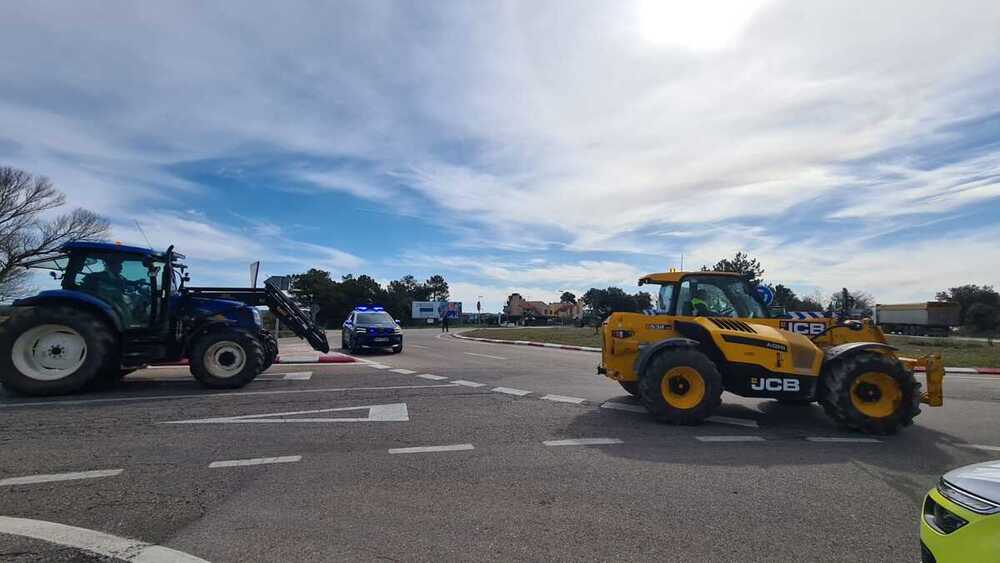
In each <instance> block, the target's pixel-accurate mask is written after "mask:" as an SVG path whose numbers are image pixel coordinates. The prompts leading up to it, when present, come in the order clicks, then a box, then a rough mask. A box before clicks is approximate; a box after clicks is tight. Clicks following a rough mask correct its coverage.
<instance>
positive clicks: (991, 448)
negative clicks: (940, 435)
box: [955, 444, 1000, 452]
mask: <svg viewBox="0 0 1000 563" xmlns="http://www.w3.org/2000/svg"><path fill="white" fill-rule="evenodd" d="M955 445H956V446H961V447H963V448H972V449H974V450H983V451H987V452H1000V446H985V445H983V444H955Z"/></svg>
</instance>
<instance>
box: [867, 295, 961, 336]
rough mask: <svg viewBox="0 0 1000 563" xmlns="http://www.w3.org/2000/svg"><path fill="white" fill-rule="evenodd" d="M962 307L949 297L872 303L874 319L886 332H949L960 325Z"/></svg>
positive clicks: (922, 333) (923, 333)
mask: <svg viewBox="0 0 1000 563" xmlns="http://www.w3.org/2000/svg"><path fill="white" fill-rule="evenodd" d="M961 311H962V307H961V305H959V304H958V303H951V302H948V301H928V302H926V303H902V304H898V305H875V323H876V324H878V326H879V327H880V328H881V329H882V331H883V332H887V333H897V334H907V335H913V336H948V335H949V334H950V333H951V327H953V326H958V325H959V322H960V321H959V314H960V313H961Z"/></svg>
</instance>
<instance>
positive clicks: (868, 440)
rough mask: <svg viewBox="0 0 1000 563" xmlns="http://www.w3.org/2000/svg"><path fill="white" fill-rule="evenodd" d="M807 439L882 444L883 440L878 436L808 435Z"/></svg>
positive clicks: (829, 442)
mask: <svg viewBox="0 0 1000 563" xmlns="http://www.w3.org/2000/svg"><path fill="white" fill-rule="evenodd" d="M806 440H808V441H810V442H823V443H828V444H837V443H841V442H844V443H860V444H880V443H882V440H879V439H878V438H848V437H845V436H808V437H806Z"/></svg>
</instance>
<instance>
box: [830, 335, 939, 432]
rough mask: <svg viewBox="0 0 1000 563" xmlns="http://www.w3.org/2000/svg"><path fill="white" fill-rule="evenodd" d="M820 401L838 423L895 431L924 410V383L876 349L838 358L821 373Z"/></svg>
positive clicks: (874, 429)
mask: <svg viewBox="0 0 1000 563" xmlns="http://www.w3.org/2000/svg"><path fill="white" fill-rule="evenodd" d="M819 386H820V388H819V393H818V397H819V402H820V404H821V405H823V410H824V411H826V414H827V415H828V416H829V417H830V418H832V419H833V420H834V421H835V422H837V424H839V425H841V426H844V427H847V428H849V429H851V430H860V431H861V432H864V433H866V434H894V433H895V432H896V431H897V430H899V428H900V427H901V426H909V425H911V424H913V417H915V416H917V415H918V414H920V383H919V382H917V380H916V379H915V378H914V377H913V373H912V372H909V371H907V370H906V369H905V368H904V367H903V365H902V364H901V363H900V362H899V360H897V359H895V358H893V357H890V356H886V355H884V354H879V353H876V352H863V353H860V354H855V355H852V356H849V357H847V358H844V359H838V360H836V361H834V362H833V363H831V364H830V365H829V366H827V367H826V368H825V369H824V371H823V373H822V374H821V376H820V381H819Z"/></svg>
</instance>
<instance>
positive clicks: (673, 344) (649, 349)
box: [635, 337, 700, 375]
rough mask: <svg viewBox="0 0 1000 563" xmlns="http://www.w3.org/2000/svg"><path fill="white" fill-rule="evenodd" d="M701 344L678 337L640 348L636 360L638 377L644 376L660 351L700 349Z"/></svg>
mask: <svg viewBox="0 0 1000 563" xmlns="http://www.w3.org/2000/svg"><path fill="white" fill-rule="evenodd" d="M699 344H700V343H699V342H698V341H697V340H691V339H690V338H681V337H676V338H668V339H666V340H661V341H659V342H657V343H655V344H650V345H648V346H642V347H640V348H639V356H638V357H637V358H636V359H635V373H636V374H637V375H640V374H642V373H643V372H644V371H645V370H646V366H647V365H649V362H650V361H651V360H652V359H653V357H654V356H656V354H658V353H659V352H660V350H666V349H669V348H698V345H699Z"/></svg>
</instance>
